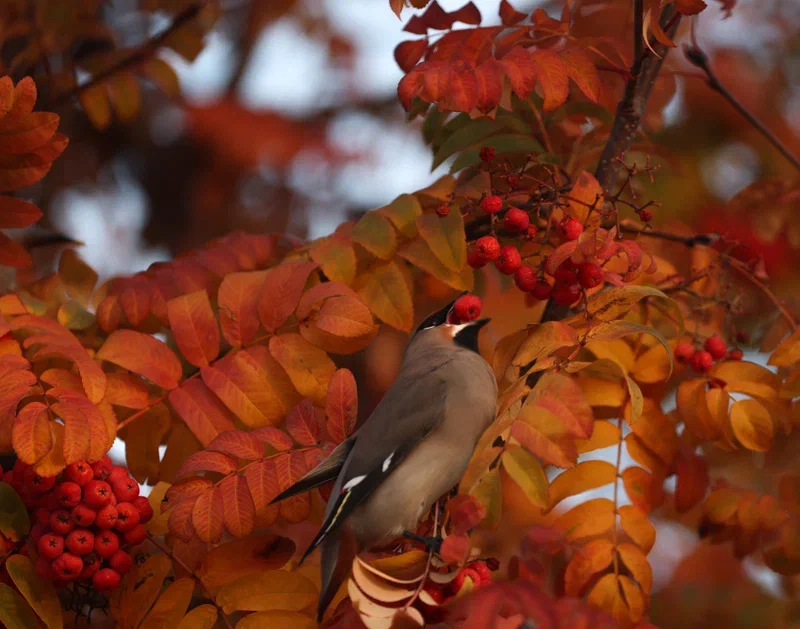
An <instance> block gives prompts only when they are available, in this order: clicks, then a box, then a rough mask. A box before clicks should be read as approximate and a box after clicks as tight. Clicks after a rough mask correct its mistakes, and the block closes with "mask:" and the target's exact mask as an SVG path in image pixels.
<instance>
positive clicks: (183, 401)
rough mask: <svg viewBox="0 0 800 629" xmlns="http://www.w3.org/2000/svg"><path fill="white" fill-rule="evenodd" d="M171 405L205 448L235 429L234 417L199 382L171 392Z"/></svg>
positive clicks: (185, 383) (193, 382) (183, 385)
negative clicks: (223, 434) (225, 432)
mask: <svg viewBox="0 0 800 629" xmlns="http://www.w3.org/2000/svg"><path fill="white" fill-rule="evenodd" d="M169 403H170V404H171V405H172V408H173V409H175V412H176V413H177V414H178V415H179V416H180V417H181V419H182V420H183V421H184V422H185V423H186V425H187V426H188V427H189V430H191V431H192V433H193V434H194V436H195V437H197V439H198V440H199V441H200V443H202V444H203V446H207V445H208V444H209V443H211V441H212V440H213V439H214V438H215V437H216V436H217V435H218V434H220V433H221V432H224V431H226V430H233V429H234V424H233V416H232V415H231V414H230V412H229V411H228V409H227V408H225V406H224V405H223V404H221V403H220V401H219V400H218V399H217V397H216V396H215V395H214V394H213V393H212V392H211V391H210V390H209V389H208V387H207V386H206V385H205V384H203V383H202V382H201V381H199V380H187V381H186V382H184V383H183V384H182V385H181V386H180V387H179V388H177V389H173V390H172V391H170V392H169Z"/></svg>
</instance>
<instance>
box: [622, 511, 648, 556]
mask: <svg viewBox="0 0 800 629" xmlns="http://www.w3.org/2000/svg"><path fill="white" fill-rule="evenodd" d="M618 512H619V521H620V525H621V526H622V530H623V531H625V532H626V533H627V534H628V536H629V537H630V538H631V539H632V540H633V541H634V542H636V543H637V544H638V545H639V546H640V547H641V549H642V550H643V551H644V552H645V553H649V552H650V549H651V548H652V547H653V544H655V542H656V529H655V527H654V526H653V525H652V524H651V523H650V520H648V519H647V514H646V513H645V512H644V511H642V510H641V509H639V508H638V507H634V506H633V505H625V506H624V507H620V508H619V510H618Z"/></svg>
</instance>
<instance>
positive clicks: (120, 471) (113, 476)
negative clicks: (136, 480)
mask: <svg viewBox="0 0 800 629" xmlns="http://www.w3.org/2000/svg"><path fill="white" fill-rule="evenodd" d="M124 478H130V474H128V470H126V469H125V468H124V467H122V466H121V465H115V466H114V467H112V468H111V472H110V473H109V475H108V476H107V477H106V479H105V481H106V482H107V483H108V484H109V485H112V486H113V481H115V480H117V479H124Z"/></svg>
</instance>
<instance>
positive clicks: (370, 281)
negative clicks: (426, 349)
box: [356, 261, 414, 331]
mask: <svg viewBox="0 0 800 629" xmlns="http://www.w3.org/2000/svg"><path fill="white" fill-rule="evenodd" d="M356 292H357V293H358V295H359V297H361V299H362V300H363V301H364V303H365V304H367V306H369V309H370V310H372V312H373V314H374V315H375V316H376V317H378V318H379V319H381V320H382V321H384V322H386V323H388V324H389V325H391V326H392V327H394V328H397V329H398V330H404V331H408V330H410V329H411V324H412V322H413V320H414V305H413V302H412V299H411V290H410V288H409V285H408V282H406V278H405V276H404V274H403V271H402V270H401V269H400V266H399V265H398V263H397V262H395V261H392V262H389V263H388V264H382V265H380V266H376V267H373V268H371V269H369V270H368V271H366V272H365V273H363V274H362V275H361V276H360V277H359V279H358V281H357V288H356Z"/></svg>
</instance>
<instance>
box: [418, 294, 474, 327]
mask: <svg viewBox="0 0 800 629" xmlns="http://www.w3.org/2000/svg"><path fill="white" fill-rule="evenodd" d="M466 294H467V293H466V291H465V292H463V293H461V295H459V296H458V297H461V296H462V295H466ZM458 297H457V298H456V299H454V300H453V301H451V302H450V303H449V304H447V305H446V306H445V307H444V308H442V309H441V310H437V311H436V312H434V313H433V314H432V315H428V316H427V317H426V318H425V320H424V321H423V322H422V323H420V324H419V326H418V327H417V332H419V331H421V330H427V329H429V328H435V327H438V326H440V325H444V324H445V323H446V322H447V315H449V314H450V311H451V310H452V309H453V304H455V303H456V301H458Z"/></svg>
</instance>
